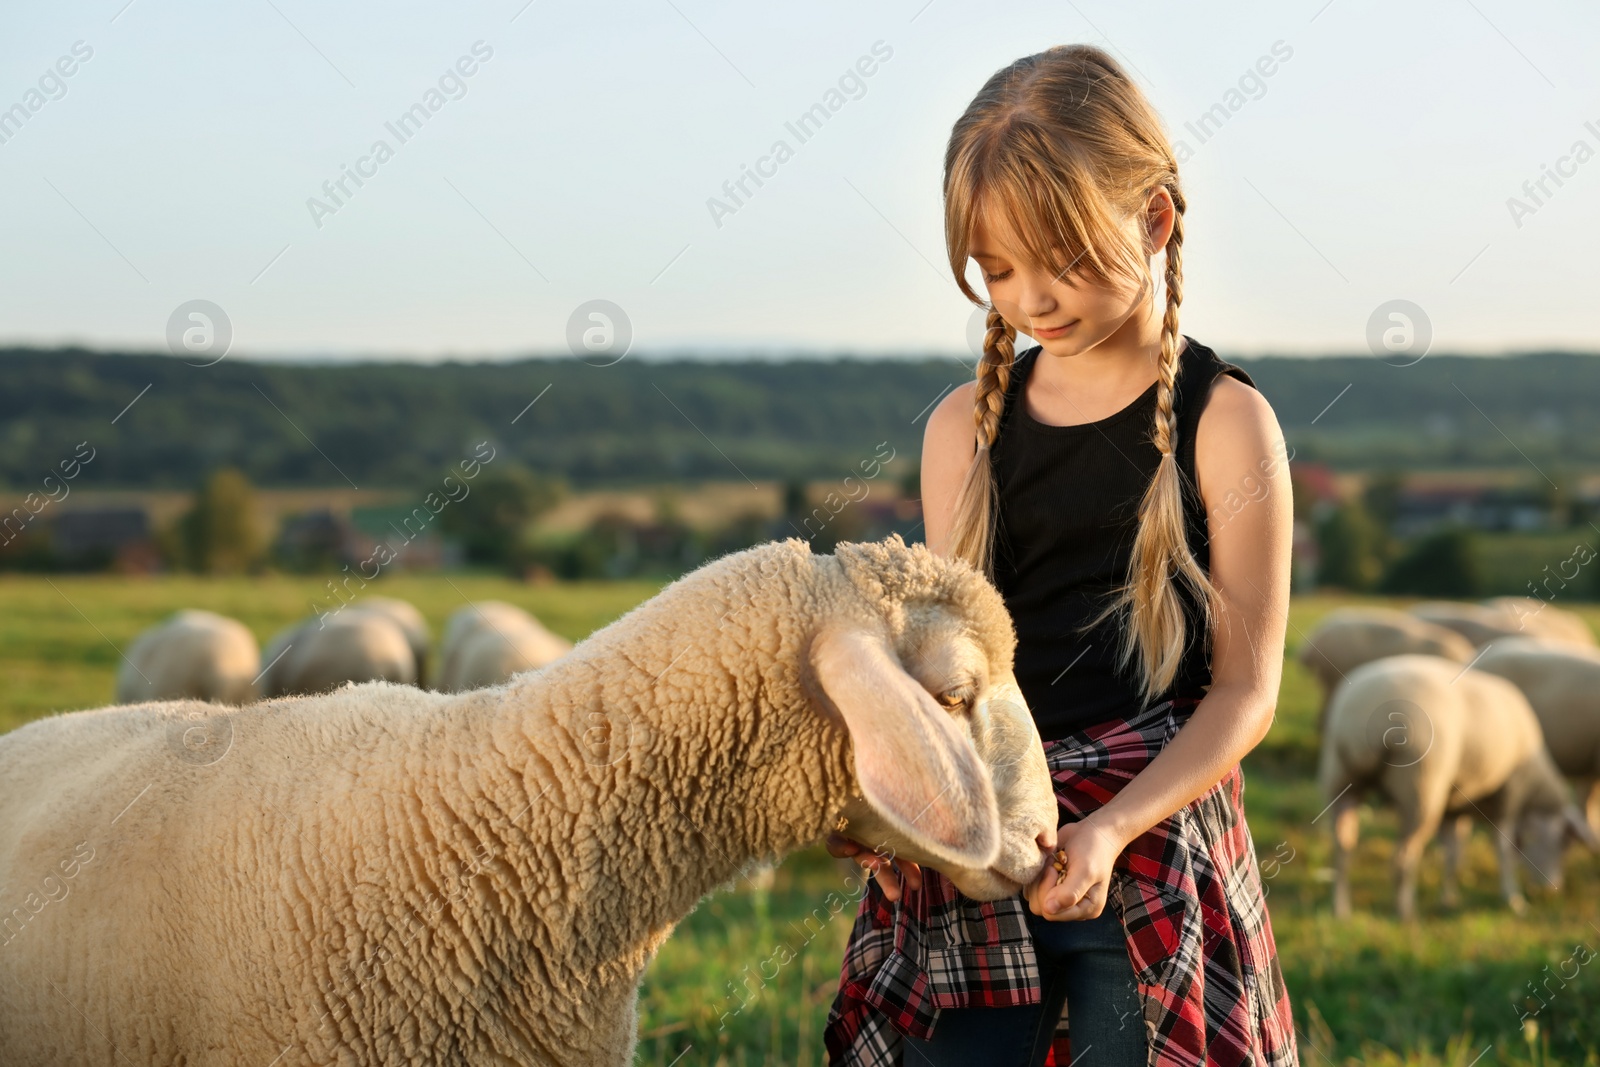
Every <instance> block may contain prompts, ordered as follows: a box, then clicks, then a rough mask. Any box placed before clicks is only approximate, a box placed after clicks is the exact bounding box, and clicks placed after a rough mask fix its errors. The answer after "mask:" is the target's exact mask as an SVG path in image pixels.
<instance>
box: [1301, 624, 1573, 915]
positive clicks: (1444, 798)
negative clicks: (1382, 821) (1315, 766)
mask: <svg viewBox="0 0 1600 1067" xmlns="http://www.w3.org/2000/svg"><path fill="white" fill-rule="evenodd" d="M1318 778H1319V781H1320V785H1321V787H1322V794H1323V797H1324V798H1325V799H1327V800H1328V802H1329V809H1330V810H1331V811H1332V812H1333V816H1334V818H1333V869H1334V890H1333V910H1334V914H1336V915H1339V916H1341V917H1342V916H1347V915H1349V914H1350V872H1349V862H1350V853H1351V852H1353V851H1354V850H1355V847H1356V839H1357V836H1358V834H1359V829H1360V814H1359V808H1358V806H1357V801H1358V798H1359V795H1360V794H1361V793H1362V792H1363V791H1365V790H1369V789H1370V790H1374V791H1376V792H1378V793H1380V794H1381V795H1383V796H1384V797H1386V798H1387V799H1388V800H1389V801H1390V802H1392V803H1393V804H1394V806H1395V808H1396V809H1397V811H1398V813H1399V817H1400V826H1399V830H1398V833H1397V836H1396V840H1395V859H1394V867H1395V880H1396V902H1397V907H1398V910H1399V913H1400V917H1401V918H1402V919H1410V918H1412V917H1413V916H1414V915H1415V913H1416V891H1417V864H1418V862H1419V861H1420V860H1421V858H1422V850H1423V847H1424V846H1425V845H1426V844H1427V843H1428V841H1429V839H1430V838H1432V837H1433V835H1434V834H1435V833H1436V832H1438V830H1439V827H1440V824H1441V821H1442V820H1443V819H1444V818H1445V816H1446V815H1458V814H1468V813H1477V814H1480V815H1482V816H1483V817H1484V818H1485V819H1486V820H1487V821H1488V822H1489V824H1490V826H1491V827H1492V828H1493V831H1494V839H1495V851H1496V854H1497V855H1498V857H1499V861H1500V886H1501V890H1502V892H1503V893H1504V895H1505V898H1506V903H1507V904H1508V905H1510V907H1511V909H1512V910H1513V911H1515V912H1517V913H1518V914H1521V913H1522V912H1523V911H1524V910H1525V909H1526V907H1527V904H1526V902H1525V901H1524V899H1523V896H1522V891H1521V890H1520V889H1519V888H1518V886H1517V875H1516V867H1515V852H1516V850H1517V849H1518V848H1519V847H1520V849H1521V850H1522V852H1523V854H1524V855H1525V856H1526V857H1527V859H1528V863H1529V866H1530V868H1532V869H1533V871H1534V873H1535V875H1536V876H1538V877H1539V878H1540V879H1541V880H1542V881H1544V882H1545V883H1546V884H1548V885H1559V884H1560V877H1561V875H1560V871H1561V845H1562V843H1563V841H1564V833H1565V827H1566V826H1574V827H1576V826H1579V825H1582V822H1583V817H1582V814H1581V813H1580V812H1579V811H1578V809H1577V807H1576V806H1575V805H1574V804H1573V803H1572V799H1571V798H1572V792H1571V790H1570V789H1569V788H1568V786H1567V783H1566V782H1565V781H1564V780H1563V779H1562V778H1561V772H1560V771H1558V770H1557V769H1556V766H1555V764H1554V763H1553V762H1551V759H1550V754H1549V753H1548V752H1547V751H1546V750H1545V746H1544V739H1543V735H1542V734H1541V733H1540V731H1539V720H1538V719H1537V718H1536V717H1535V716H1534V713H1533V709H1532V708H1530V707H1529V706H1528V701H1527V699H1526V698H1525V697H1523V695H1522V693H1521V691H1520V690H1518V689H1517V687H1516V686H1514V685H1512V684H1511V683H1510V682H1508V681H1506V680H1505V679H1504V678H1499V677H1496V676H1494V675H1492V674H1485V673H1483V672H1482V671H1478V670H1472V669H1466V668H1463V667H1462V666H1461V664H1459V663H1456V662H1454V661H1452V660H1447V659H1441V658H1440V657H1438V656H1424V655H1412V654H1407V655H1401V656H1390V657H1388V658H1387V659H1380V660H1374V661H1373V662H1371V663H1368V664H1365V665H1363V666H1361V667H1357V668H1356V669H1355V670H1354V671H1352V672H1350V675H1349V677H1347V678H1346V679H1345V680H1344V683H1343V684H1342V685H1340V686H1339V688H1338V690H1337V691H1335V693H1334V696H1333V700H1332V702H1331V703H1330V704H1329V705H1328V721H1327V723H1326V728H1325V730H1324V731H1323V737H1322V760H1321V768H1320V772H1319V774H1318ZM1452 821H1453V822H1456V821H1457V820H1452ZM1455 829H1456V827H1454V826H1452V831H1454V830H1455ZM1587 829H1588V828H1587V826H1584V830H1585V831H1586V830H1587ZM1451 838H1452V839H1453V840H1452V841H1450V842H1448V843H1449V844H1451V846H1452V847H1450V848H1448V849H1447V854H1446V860H1447V866H1446V870H1445V898H1446V903H1447V904H1451V903H1453V902H1454V896H1455V883H1456V877H1457V870H1456V863H1457V862H1458V859H1459V847H1458V846H1459V838H1458V837H1456V836H1455V834H1454V833H1452V834H1451ZM1585 840H1586V842H1587V843H1589V844H1590V847H1594V845H1595V843H1596V842H1595V841H1594V839H1593V837H1592V836H1587V837H1585Z"/></svg>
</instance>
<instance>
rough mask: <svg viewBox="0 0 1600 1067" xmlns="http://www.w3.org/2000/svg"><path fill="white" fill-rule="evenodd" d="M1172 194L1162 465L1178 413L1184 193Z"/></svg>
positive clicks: (1174, 442)
mask: <svg viewBox="0 0 1600 1067" xmlns="http://www.w3.org/2000/svg"><path fill="white" fill-rule="evenodd" d="M1168 191H1169V192H1170V193H1172V208H1173V210H1172V236H1170V237H1168V238H1167V269H1166V288H1167V309H1166V311H1165V313H1164V314H1163V315H1162V316H1161V366H1160V377H1159V378H1158V379H1157V381H1158V383H1159V384H1158V385H1157V387H1156V425H1155V442H1156V450H1157V451H1159V452H1160V453H1161V459H1162V462H1163V463H1165V462H1166V461H1167V459H1168V458H1169V457H1171V458H1174V459H1175V458H1176V453H1177V449H1178V413H1177V411H1176V410H1175V409H1174V407H1173V402H1174V396H1173V394H1174V393H1175V392H1176V389H1177V382H1178V340H1179V339H1178V305H1179V304H1182V303H1183V208H1184V202H1183V194H1182V193H1181V192H1178V191H1177V190H1176V189H1171V188H1169V190H1168Z"/></svg>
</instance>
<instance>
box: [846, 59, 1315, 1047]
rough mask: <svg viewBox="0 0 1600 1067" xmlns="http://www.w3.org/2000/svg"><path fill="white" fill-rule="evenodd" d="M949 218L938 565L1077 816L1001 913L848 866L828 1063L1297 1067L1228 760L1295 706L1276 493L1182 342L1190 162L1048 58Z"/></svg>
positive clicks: (965, 174)
mask: <svg viewBox="0 0 1600 1067" xmlns="http://www.w3.org/2000/svg"><path fill="white" fill-rule="evenodd" d="M944 194H945V229H946V241H947V245H948V250H949V256H950V266H951V269H952V270H953V271H954V273H955V277H956V284H957V285H958V286H960V287H961V289H962V291H963V292H964V293H965V294H966V295H967V296H968V297H969V298H970V299H971V300H972V301H973V302H974V303H979V304H980V305H982V306H985V307H987V309H988V333H987V336H986V339H985V343H984V353H983V358H982V360H981V361H980V363H979V366H978V372H977V380H976V381H975V382H972V383H968V384H967V385H966V386H963V387H962V388H959V389H956V390H955V391H954V392H952V393H951V394H950V395H949V396H948V397H946V398H945V399H944V400H943V401H942V402H941V403H940V404H939V406H938V407H937V409H936V410H935V411H934V413H933V414H932V415H931V416H930V418H929V422H928V426H927V431H926V437H925V441H924V447H923V456H922V490H923V511H924V515H925V516H926V523H927V525H926V535H927V541H928V545H929V547H930V548H932V549H933V550H934V551H935V552H940V553H944V554H949V555H954V556H959V557H961V558H963V559H966V560H968V561H969V562H971V563H972V564H973V565H974V566H976V567H979V568H980V569H982V570H984V571H985V572H986V573H988V574H989V575H990V576H991V577H992V578H993V579H994V581H995V584H996V586H997V587H998V588H999V590H1000V592H1001V593H1002V594H1003V595H1004V596H1005V599H1006V603H1007V607H1008V608H1009V609H1010V611H1011V614H1012V617H1013V619H1014V621H1015V624H1016V628H1017V650H1016V676H1017V681H1018V684H1019V685H1020V686H1021V688H1022V691H1023V694H1024V696H1025V697H1026V698H1027V701H1028V704H1029V707H1030V708H1031V709H1032V711H1033V715H1034V718H1035V720H1036V722H1037V723H1038V726H1039V732H1040V736H1041V738H1042V739H1043V740H1044V742H1045V751H1046V755H1047V757H1048V762H1049V766H1050V768H1051V772H1052V776H1053V778H1054V780H1055V783H1056V792H1057V797H1058V799H1059V801H1060V806H1061V811H1062V820H1063V821H1062V825H1061V827H1060V830H1059V832H1058V838H1057V842H1056V844H1057V848H1058V850H1059V851H1057V852H1056V854H1055V859H1056V862H1054V863H1052V864H1049V865H1046V867H1045V868H1044V871H1043V873H1042V874H1041V875H1040V877H1039V878H1038V880H1036V881H1035V882H1034V883H1033V884H1032V885H1029V886H1027V887H1026V888H1025V889H1024V890H1023V892H1022V893H1021V894H1020V895H1019V896H1018V897H1015V898H1012V899H1010V900H1005V901H1000V902H997V903H993V904H980V903H979V902H976V901H972V900H969V899H967V898H964V897H961V896H960V894H959V893H957V892H956V891H955V889H954V887H953V886H951V885H950V883H949V882H948V881H947V880H946V879H944V878H943V877H942V876H941V875H939V874H938V873H937V872H934V871H931V870H930V871H920V870H918V869H916V867H915V865H912V864H902V865H901V866H900V867H899V868H897V867H895V866H893V865H890V864H888V863H887V862H885V861H883V860H882V859H881V858H880V857H878V856H876V855H874V854H873V853H871V852H870V851H868V850H866V849H864V848H863V847H862V846H861V845H859V844H857V843H855V842H849V841H846V840H844V839H842V838H837V837H836V838H834V839H832V840H831V841H830V851H833V852H834V854H835V855H854V856H856V857H857V860H858V862H860V863H862V865H863V866H865V867H867V868H868V869H870V870H873V871H874V873H875V874H876V875H877V878H876V879H875V881H874V883H873V887H872V889H871V890H870V891H869V892H868V893H867V894H866V896H865V897H864V898H863V900H862V906H861V910H860V913H859V914H858V916H857V919H856V924H855V928H854V930H853V931H852V934H851V940H850V944H849V946H848V948H847V950H846V956H845V964H844V969H843V973H842V976H841V987H840V991H839V995H838V998H837V999H836V1001H835V1003H834V1006H833V1010H832V1011H831V1012H830V1015H829V1024H828V1031H827V1044H828V1049H829V1054H830V1061H831V1062H834V1063H853V1064H854V1063H862V1064H881V1063H897V1062H900V1061H901V1059H902V1057H904V1059H906V1060H907V1061H909V1062H913V1063H919V1064H920V1063H922V1062H924V1061H926V1062H928V1063H931V1064H936V1065H942V1064H994V1065H1011V1064H1017V1065H1025V1064H1027V1065H1032V1064H1040V1063H1045V1062H1054V1063H1059V1064H1066V1063H1068V1062H1076V1061H1078V1058H1079V1057H1084V1056H1087V1059H1083V1060H1082V1061H1081V1062H1083V1063H1085V1064H1096V1065H1101V1064H1104V1065H1114V1067H1123V1065H1134V1064H1146V1063H1148V1064H1151V1065H1155V1064H1201V1063H1210V1064H1215V1065H1221V1067H1228V1065H1232V1064H1244V1063H1250V1064H1267V1065H1272V1067H1277V1065H1285V1064H1297V1063H1298V1058H1297V1051H1296V1046H1295V1039H1294V1030H1293V1022H1292V1018H1291V1015H1290V1011H1289V1000H1288V995H1287V993H1286V992H1285V990H1284V986H1283V977H1282V973H1281V971H1280V969H1279V967H1278V962H1277V955H1276V948H1275V945H1274V942H1273V938H1272V929H1271V925H1270V923H1269V921H1268V918H1267V912H1266V904H1265V893H1264V891H1263V889H1262V885H1261V879H1260V874H1259V871H1258V868H1257V866H1256V858H1255V850H1254V846H1253V844H1252V842H1251V840H1250V834H1249V830H1248V828H1247V827H1246V825H1245V821H1244V813H1243V808H1242V794H1243V782H1242V779H1241V777H1240V772H1239V766H1238V764H1239V760H1240V758H1241V757H1243V756H1244V755H1245V753H1247V752H1249V751H1250V749H1251V748H1253V747H1254V746H1255V745H1256V744H1257V743H1258V742H1259V741H1260V740H1261V739H1262V737H1263V736H1265V734H1266V732H1267V729H1268V727H1269V726H1270V724H1271V722H1272V717H1273V711H1274V707H1275V702H1276V700H1277V692H1278V683H1279V678H1280V674H1281V670H1282V659H1283V644H1284V628H1285V625H1286V623H1287V609H1288V600H1289V569H1290V543H1291V533H1290V530H1291V521H1292V514H1291V511H1292V509H1291V503H1290V501H1291V495H1290V488H1289V477H1288V472H1287V469H1286V464H1285V463H1283V462H1282V460H1283V437H1282V434H1281V432H1280V430H1279V428H1278V424H1277V420H1276V418H1275V417H1274V415H1273V413H1272V409H1271V407H1270V406H1268V404H1267V402H1266V400H1265V399H1264V398H1263V397H1262V396H1261V394H1260V393H1258V392H1257V391H1256V390H1255V388H1254V383H1253V382H1252V381H1251V380H1250V377H1249V375H1248V374H1246V373H1245V372H1244V371H1243V370H1241V369H1240V368H1238V367H1236V366H1233V365H1232V364H1228V363H1224V362H1223V361H1221V360H1220V359H1218V358H1217V356H1216V354H1215V353H1214V352H1212V350H1211V349H1209V348H1207V347H1205V346H1204V345H1202V344H1200V343H1199V342H1197V341H1194V340H1193V339H1192V338H1189V337H1186V336H1184V335H1182V334H1180V333H1179V330H1178V307H1179V304H1180V302H1181V301H1182V299H1183V287H1182V267H1181V259H1180V253H1181V251H1182V246H1183V212H1184V207H1185V204H1184V197H1183V193H1182V191H1181V190H1180V187H1179V181H1178V172H1177V164H1176V162H1175V160H1174V158H1173V152H1172V148H1171V146H1170V144H1169V143H1168V140H1167V137H1166V135H1165V133H1164V132H1163V130H1162V127H1161V123H1160V120H1159V119H1158V118H1157V117H1156V114H1155V113H1154V111H1153V110H1152V109H1151V107H1150V105H1149V103H1148V101H1146V99H1145V98H1144V96H1143V95H1142V94H1141V92H1140V91H1139V89H1138V88H1137V87H1136V86H1135V85H1134V84H1133V82H1132V81H1131V80H1130V79H1129V78H1128V76H1127V75H1126V73H1124V71H1123V70H1122V68H1121V67H1120V66H1119V65H1118V64H1117V63H1116V62H1115V61H1114V60H1112V59H1111V57H1110V56H1108V55H1107V54H1106V53H1105V52H1103V51H1101V50H1100V49H1097V48H1093V47H1088V46H1081V45H1078V46H1070V47H1058V48H1052V49H1049V50H1048V51H1045V52H1041V53H1039V54H1038V55H1033V56H1027V57H1025V58H1023V59H1020V60H1018V61H1016V62H1015V63H1013V64H1011V65H1010V66H1009V67H1006V68H1005V69H1004V70H1001V71H1000V72H999V73H997V74H996V75H994V77H992V78H991V79H989V82H988V83H987V84H986V85H985V86H984V87H983V89H982V91H980V92H979V93H978V95H977V97H976V98H975V99H974V100H973V102H972V103H971V104H970V105H969V106H968V108H967V110H966V112H965V113H964V114H963V115H962V116H961V118H960V120H959V121H957V123H956V125H955V129H954V131H953V132H952V134H951V138H950V143H949V147H948V149H947V151H946V155H945V176H944ZM969 257H970V258H971V259H973V260H975V261H976V262H977V264H978V266H979V267H980V268H981V269H982V272H983V281H984V284H985V286H986V287H987V290H988V301H987V302H986V303H985V302H983V301H980V300H979V298H978V296H977V294H976V293H974V292H973V290H972V288H971V287H970V286H969V284H968V282H967V280H966V267H967V260H968V259H969ZM1018 333H1024V334H1028V335H1029V336H1031V337H1032V338H1033V339H1034V340H1036V341H1037V342H1038V344H1037V345H1036V346H1035V347H1032V348H1029V349H1028V350H1026V351H1024V352H1022V353H1021V354H1020V355H1019V354H1016V352H1015V348H1016V346H1015V339H1016V336H1017V334H1018ZM1241 493H1248V494H1249V496H1250V498H1251V499H1250V501H1249V503H1247V504H1246V505H1244V506H1243V507H1242V508H1238V507H1235V506H1233V505H1235V504H1237V502H1238V500H1239V499H1240V494H1241ZM1225 498H1226V499H1228V500H1229V502H1230V503H1229V505H1228V506H1224V504H1223V501H1224V499H1225ZM1058 872H1064V873H1058ZM1108 904H1109V905H1110V907H1107V905H1108ZM1064 1009H1065V1010H1064ZM1068 1015H1070V1020H1071V1028H1070V1039H1071V1040H1070V1049H1069V1045H1068V1043H1067V1040H1066V1034H1067V1026H1066V1021H1067V1016H1068ZM906 1046H909V1047H910V1050H911V1052H913V1053H914V1054H913V1055H906ZM1052 1055H1053V1057H1054V1058H1053V1059H1047V1057H1051V1056H1052Z"/></svg>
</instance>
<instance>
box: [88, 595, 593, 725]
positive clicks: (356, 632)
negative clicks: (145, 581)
mask: <svg viewBox="0 0 1600 1067" xmlns="http://www.w3.org/2000/svg"><path fill="white" fill-rule="evenodd" d="M440 644H441V655H440V659H439V666H438V670H437V671H436V673H435V676H434V677H433V678H431V679H430V678H428V677H427V674H428V624H427V621H426V620H424V619H423V617H422V613H421V612H420V611H418V610H417V609H416V608H415V607H413V606H412V605H410V604H408V603H406V602H405V601H404V600H396V599H393V598H391V597H376V596H375V597H368V598H366V599H364V600H360V601H356V602H355V603H354V604H352V605H349V606H347V607H344V608H341V609H339V610H338V611H333V612H329V613H327V614H325V615H314V616H312V617H310V618H307V619H304V620H302V621H301V622H298V623H296V624H295V625H293V626H291V627H289V628H288V629H286V630H284V631H282V632H281V633H279V634H278V635H277V636H276V637H274V638H273V639H272V640H271V641H269V642H268V643H267V647H266V651H265V652H263V651H261V650H259V649H258V648H257V647H256V639H255V637H254V635H252V634H251V633H250V631H249V630H248V629H246V628H245V625H244V624H243V623H241V622H239V621H237V620H235V619H230V618H227V617H225V616H222V615H218V614H215V613H214V612H210V611H180V612H178V613H177V614H175V615H173V616H172V618H170V619H168V620H167V621H165V622H163V623H161V624H160V625H159V626H155V627H153V628H151V629H149V630H146V631H145V632H144V633H143V634H141V635H139V637H138V638H137V639H136V640H135V641H134V642H133V644H132V645H131V646H129V648H128V652H127V655H126V656H125V657H124V659H123V663H122V666H121V668H120V669H119V670H118V672H117V697H116V700H117V703H119V704H142V703H145V702H147V701H152V700H206V701H212V702H214V703H219V704H234V705H237V704H248V703H250V702H251V701H253V700H257V699H268V700H270V699H272V698H274V697H286V696H300V695H308V694H311V693H323V692H327V691H328V690H330V689H335V688H337V687H339V686H341V685H344V684H346V683H348V682H356V683H361V682H394V683H397V684H399V685H423V684H424V683H431V688H433V689H437V690H439V691H440V692H445V693H458V692H463V691H465V690H468V689H481V688H483V687H485V686H491V685H499V684H500V683H501V682H503V681H505V680H506V679H508V678H510V677H511V676H512V675H514V674H516V673H518V672H520V671H526V670H533V669H535V668H538V667H543V666H544V665H545V664H547V663H550V662H551V661H552V660H555V659H557V658H558V657H560V656H562V655H565V654H566V653H567V652H570V651H571V650H572V643H571V642H570V641H567V640H566V639H565V638H562V637H558V636H557V635H555V634H553V633H551V632H550V631H549V630H547V629H545V628H544V626H542V625H541V624H540V623H539V620H538V619H535V618H534V617H533V616H532V615H530V614H529V613H528V612H526V611H523V610H522V609H521V608H519V607H515V606H513V605H511V604H505V603H502V602H500V601H497V600H490V601H484V602H482V603H479V604H471V605H468V606H467V607H464V608H462V609H461V610H460V611H457V612H456V613H455V614H454V615H452V616H450V619H449V621H448V622H446V624H445V628H444V638H443V640H442V641H441V643H440ZM263 663H265V664H266V667H265V669H262V664H263Z"/></svg>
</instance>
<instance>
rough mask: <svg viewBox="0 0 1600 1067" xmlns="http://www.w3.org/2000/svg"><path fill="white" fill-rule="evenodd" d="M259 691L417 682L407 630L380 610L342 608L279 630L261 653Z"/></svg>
mask: <svg viewBox="0 0 1600 1067" xmlns="http://www.w3.org/2000/svg"><path fill="white" fill-rule="evenodd" d="M261 658H262V659H263V660H265V661H266V664H267V666H266V669H265V670H263V671H262V672H261V695H262V696H264V697H269V698H270V697H281V696H295V695H301V694H307V693H320V692H323V691H325V690H328V689H332V688H334V687H335V686H340V685H344V684H345V683H346V682H369V681H388V682H399V683H401V684H403V685H410V684H411V683H413V682H415V681H416V680H417V660H416V657H415V656H414V655H412V653H411V642H410V641H408V640H407V639H406V635H405V632H404V631H403V630H401V629H400V627H399V626H398V625H397V624H396V623H395V621H394V620H393V619H392V618H390V616H389V615H388V614H387V613H385V612H381V611H367V610H365V609H363V608H359V607H347V608H341V609H339V610H337V611H330V612H328V613H327V614H325V615H321V616H313V617H311V618H309V619H305V620H302V621H301V622H298V623H296V624H295V625H293V626H291V627H289V628H288V629H286V630H283V631H282V632H280V633H279V634H278V635H277V636H276V637H274V638H273V639H272V640H271V641H270V642H268V644H267V648H266V651H264V652H263V653H262V654H261Z"/></svg>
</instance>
